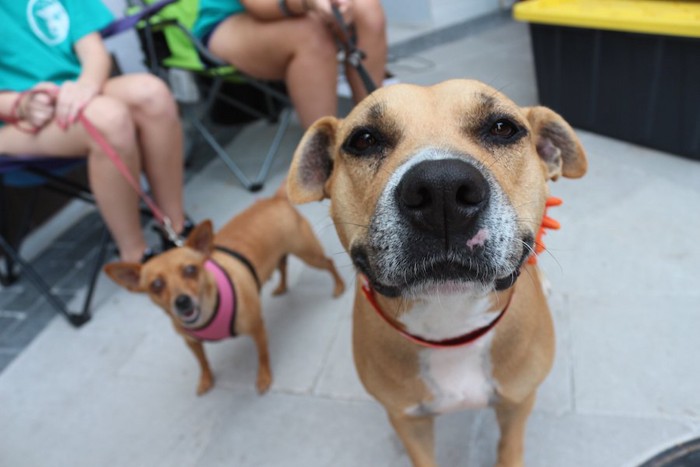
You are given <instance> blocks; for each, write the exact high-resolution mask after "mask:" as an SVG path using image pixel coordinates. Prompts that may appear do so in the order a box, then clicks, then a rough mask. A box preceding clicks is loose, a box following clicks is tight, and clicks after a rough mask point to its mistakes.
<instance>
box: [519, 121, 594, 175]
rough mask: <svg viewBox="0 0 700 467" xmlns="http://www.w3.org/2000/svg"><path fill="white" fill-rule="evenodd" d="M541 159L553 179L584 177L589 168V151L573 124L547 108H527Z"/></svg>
mask: <svg viewBox="0 0 700 467" xmlns="http://www.w3.org/2000/svg"><path fill="white" fill-rule="evenodd" d="M525 111H526V113H527V119H528V121H529V122H530V126H531V127H532V135H533V138H534V141H535V145H536V147H537V153H538V154H539V156H540V159H542V161H544V163H545V165H546V166H547V171H548V175H549V178H550V179H551V180H556V179H558V178H559V176H560V175H563V176H564V177H567V178H579V177H583V175H584V174H585V173H586V169H587V168H588V162H587V161H586V153H585V152H584V150H583V146H581V142H580V141H579V139H578V136H576V133H575V132H574V130H573V129H572V128H571V126H570V125H569V124H568V123H566V120H564V119H563V118H562V117H561V116H560V115H559V114H558V113H556V112H554V111H553V110H551V109H549V108H547V107H529V108H526V109H525Z"/></svg>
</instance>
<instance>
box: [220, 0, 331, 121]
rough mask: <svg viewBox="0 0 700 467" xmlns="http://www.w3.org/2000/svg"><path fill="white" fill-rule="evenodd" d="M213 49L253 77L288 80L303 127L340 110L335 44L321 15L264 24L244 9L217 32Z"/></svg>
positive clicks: (288, 87) (290, 93)
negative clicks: (244, 11) (319, 17)
mask: <svg viewBox="0 0 700 467" xmlns="http://www.w3.org/2000/svg"><path fill="white" fill-rule="evenodd" d="M250 38H255V40H250ZM209 48H210V49H211V51H212V53H214V54H215V55H217V56H218V57H220V58H221V59H223V60H225V61H226V62H228V63H231V64H232V65H234V66H236V67H237V68H239V69H240V70H242V71H243V72H245V73H248V74H250V75H251V76H254V77H256V78H260V79H270V80H281V79H283V80H285V81H286V83H287V89H288V91H289V96H290V98H291V100H292V103H293V104H294V108H295V109H296V111H297V114H298V115H299V120H300V121H301V124H302V126H303V127H304V128H308V127H309V126H310V125H311V124H312V123H313V122H314V121H316V120H317V119H319V118H321V117H324V116H327V115H335V114H336V112H337V96H336V84H337V59H336V49H335V43H334V41H333V37H332V36H331V34H330V32H329V30H328V29H327V27H326V26H325V25H324V24H323V23H322V22H321V21H319V20H318V19H316V18H313V17H310V16H303V17H298V18H290V19H285V20H280V21H270V22H262V21H258V20H256V19H255V18H253V17H251V16H250V15H248V14H246V13H242V14H238V15H234V16H231V17H229V18H227V19H226V20H225V21H224V22H222V23H221V24H220V25H219V26H218V27H217V28H216V30H214V33H213V34H212V36H211V39H210V40H209Z"/></svg>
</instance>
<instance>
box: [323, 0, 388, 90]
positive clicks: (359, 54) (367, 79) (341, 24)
mask: <svg viewBox="0 0 700 467" xmlns="http://www.w3.org/2000/svg"><path fill="white" fill-rule="evenodd" d="M332 8H333V16H334V17H335V21H336V23H337V24H338V29H339V30H340V34H341V36H342V37H340V42H341V43H342V44H343V48H344V49H345V61H346V62H348V63H349V64H350V65H351V66H352V67H353V68H355V69H356V70H357V73H358V74H359V75H360V78H361V79H362V84H364V86H365V89H366V90H367V94H371V93H372V92H373V91H375V90H376V89H377V85H376V84H374V81H373V80H372V77H371V76H370V75H369V73H367V69H366V68H365V66H364V65H363V64H362V60H364V58H365V57H366V56H367V55H366V54H365V53H364V52H363V51H362V50H360V49H358V48H357V45H356V44H355V39H354V37H353V35H352V34H351V33H350V28H348V25H347V24H345V20H344V19H343V15H342V14H341V13H340V10H339V9H338V7H337V6H335V5H333V7H332Z"/></svg>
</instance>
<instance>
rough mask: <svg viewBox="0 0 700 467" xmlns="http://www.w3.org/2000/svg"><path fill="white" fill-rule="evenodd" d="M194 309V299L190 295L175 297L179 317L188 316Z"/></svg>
mask: <svg viewBox="0 0 700 467" xmlns="http://www.w3.org/2000/svg"><path fill="white" fill-rule="evenodd" d="M192 308H194V302H192V298H191V297H190V296H189V295H185V294H182V295H178V296H177V297H175V311H176V312H177V313H178V314H179V315H186V314H188V313H189V312H191V311H192Z"/></svg>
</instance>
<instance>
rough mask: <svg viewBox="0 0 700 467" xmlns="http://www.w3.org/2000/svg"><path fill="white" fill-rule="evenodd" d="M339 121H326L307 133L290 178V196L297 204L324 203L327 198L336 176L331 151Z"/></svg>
mask: <svg viewBox="0 0 700 467" xmlns="http://www.w3.org/2000/svg"><path fill="white" fill-rule="evenodd" d="M337 127H338V119H337V118H334V117H324V118H321V119H320V120H317V121H316V122H315V123H314V124H313V125H311V128H309V129H308V130H306V133H304V137H303V138H302V139H301V142H300V143H299V146H297V149H296V151H295V152H294V159H292V165H291V167H290V168H289V175H288V176H287V194H288V195H289V200H290V201H291V202H292V203H295V204H303V203H308V202H311V201H321V200H322V199H323V198H326V197H328V193H326V182H327V181H328V179H329V178H330V176H331V172H333V155H332V152H331V151H332V148H333V146H334V145H335V131H336V128H337Z"/></svg>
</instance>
